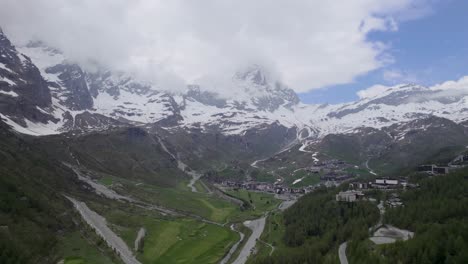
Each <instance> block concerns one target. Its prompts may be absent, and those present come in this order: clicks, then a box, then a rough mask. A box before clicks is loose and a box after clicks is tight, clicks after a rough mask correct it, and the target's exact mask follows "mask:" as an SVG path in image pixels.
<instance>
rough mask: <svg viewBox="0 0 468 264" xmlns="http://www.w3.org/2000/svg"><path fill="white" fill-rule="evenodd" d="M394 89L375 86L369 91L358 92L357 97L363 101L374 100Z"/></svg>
mask: <svg viewBox="0 0 468 264" xmlns="http://www.w3.org/2000/svg"><path fill="white" fill-rule="evenodd" d="M392 88H393V87H389V86H385V85H380V84H377V85H373V86H371V87H369V88H367V89H364V90H360V91H358V92H357V95H358V96H359V98H361V99H370V98H373V97H377V96H380V95H382V94H383V93H386V92H388V91H389V90H390V89H392Z"/></svg>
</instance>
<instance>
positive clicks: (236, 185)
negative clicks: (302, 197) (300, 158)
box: [222, 181, 310, 194]
mask: <svg viewBox="0 0 468 264" xmlns="http://www.w3.org/2000/svg"><path fill="white" fill-rule="evenodd" d="M222 185H223V186H225V187H230V188H233V189H244V190H249V191H259V192H268V193H276V194H284V193H289V194H304V193H306V192H309V191H310V190H309V188H310V187H304V188H290V187H285V186H283V185H281V184H273V183H268V182H255V181H248V182H234V181H223V182H222Z"/></svg>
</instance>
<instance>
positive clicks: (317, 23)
mask: <svg viewBox="0 0 468 264" xmlns="http://www.w3.org/2000/svg"><path fill="white" fill-rule="evenodd" d="M428 1H429V0H427V1H425V0H394V1H386V0H354V1H310V0H293V1H287V2H285V1H270V0H257V1H247V0H206V1H191V0H170V1H162V0H136V1H127V0H80V1H78V0H70V1H62V0H22V1H18V0H0V5H1V7H2V8H1V9H0V25H2V26H3V29H4V31H5V32H6V33H7V34H8V35H10V36H11V37H12V39H13V41H14V42H15V43H18V44H25V43H26V42H27V41H30V40H41V41H43V42H45V43H47V44H48V45H50V46H53V47H56V48H58V49H60V50H61V51H63V53H64V54H65V56H67V57H68V58H70V59H71V60H73V61H76V62H78V63H80V64H82V65H85V66H88V67H91V66H93V65H96V64H97V65H104V66H106V67H109V68H111V69H114V70H121V71H129V72H134V73H137V74H139V75H140V76H141V77H142V78H144V79H146V80H149V81H153V82H156V83H158V84H159V85H160V86H168V87H171V86H173V88H170V89H178V88H180V86H183V85H185V84H186V83H193V82H196V80H198V79H201V78H203V77H204V76H205V75H217V74H219V73H223V74H226V73H227V72H229V73H234V72H236V71H238V70H239V69H242V68H243V67H247V66H248V65H252V64H257V65H262V66H263V67H267V68H269V69H271V70H269V71H270V72H275V73H277V75H278V76H276V78H277V79H281V80H283V82H284V83H286V84H288V85H289V86H290V87H291V88H293V89H294V90H295V91H296V92H307V91H310V90H313V89H318V88H323V87H326V86H329V85H336V84H343V83H348V82H351V81H353V79H354V78H355V77H357V76H359V75H361V74H365V73H367V72H369V71H371V70H375V69H377V68H379V67H382V66H383V65H385V64H386V63H388V61H389V55H388V54H386V53H385V50H386V48H385V44H383V43H379V42H373V41H371V40H369V39H368V38H367V35H368V33H369V32H372V31H390V30H397V29H398V22H399V21H401V20H403V19H411V18H414V17H417V16H419V15H422V14H424V13H426V12H427V10H428V3H427V2H428ZM163 88H166V87H163ZM219 89H220V92H222V91H221V90H222V87H220V88H219Z"/></svg>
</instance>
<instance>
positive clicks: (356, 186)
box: [349, 182, 369, 189]
mask: <svg viewBox="0 0 468 264" xmlns="http://www.w3.org/2000/svg"><path fill="white" fill-rule="evenodd" d="M349 188H350V189H368V188H369V184H368V183H367V182H352V183H350V184H349Z"/></svg>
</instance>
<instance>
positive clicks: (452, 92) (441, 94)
mask: <svg viewBox="0 0 468 264" xmlns="http://www.w3.org/2000/svg"><path fill="white" fill-rule="evenodd" d="M417 88H418V89H420V90H422V91H426V93H424V94H422V95H421V97H419V98H416V99H441V98H447V97H459V96H468V76H463V77H461V78H460V79H458V80H456V81H446V82H443V83H440V84H436V85H433V86H430V87H422V86H417ZM403 89H413V87H412V86H407V85H405V84H400V85H395V86H385V85H380V84H379V85H374V86H371V87H369V88H367V89H364V90H360V91H358V92H357V93H356V94H357V96H359V98H360V99H371V98H374V97H381V96H384V95H387V94H389V93H392V92H395V91H398V90H400V91H401V90H403Z"/></svg>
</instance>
